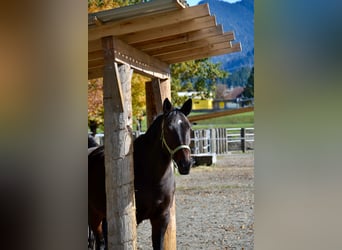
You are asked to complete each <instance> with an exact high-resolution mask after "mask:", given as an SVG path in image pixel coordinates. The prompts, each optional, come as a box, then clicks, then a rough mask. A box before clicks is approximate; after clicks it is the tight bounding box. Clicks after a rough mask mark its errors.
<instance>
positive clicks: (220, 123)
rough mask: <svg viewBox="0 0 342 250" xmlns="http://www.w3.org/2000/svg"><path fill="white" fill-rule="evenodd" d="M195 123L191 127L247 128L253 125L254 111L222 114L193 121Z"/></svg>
mask: <svg viewBox="0 0 342 250" xmlns="http://www.w3.org/2000/svg"><path fill="white" fill-rule="evenodd" d="M204 113H205V112H202V113H198V112H196V113H195V112H193V113H191V114H190V116H191V115H199V114H204ZM195 123H196V125H193V126H192V129H205V128H248V127H254V111H252V112H246V113H241V114H236V115H228V116H222V117H218V118H212V119H207V120H201V121H197V122H195Z"/></svg>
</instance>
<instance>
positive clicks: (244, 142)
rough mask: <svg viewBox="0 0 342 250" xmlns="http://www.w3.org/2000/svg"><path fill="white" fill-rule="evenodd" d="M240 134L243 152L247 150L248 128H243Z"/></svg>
mask: <svg viewBox="0 0 342 250" xmlns="http://www.w3.org/2000/svg"><path fill="white" fill-rule="evenodd" d="M240 135H241V151H242V152H243V153H245V152H246V138H245V136H246V129H245V128H241V131H240Z"/></svg>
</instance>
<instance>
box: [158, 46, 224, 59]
mask: <svg viewBox="0 0 342 250" xmlns="http://www.w3.org/2000/svg"><path fill="white" fill-rule="evenodd" d="M226 48H231V44H230V42H228V41H223V42H219V43H206V44H205V45H204V46H202V47H195V48H191V47H190V48H188V49H184V50H183V51H173V52H169V53H168V54H165V55H161V56H158V57H157V58H159V59H160V60H163V61H170V60H175V59H177V58H182V57H184V55H186V56H188V57H192V56H197V55H198V54H203V53H208V52H210V51H215V50H220V49H226Z"/></svg>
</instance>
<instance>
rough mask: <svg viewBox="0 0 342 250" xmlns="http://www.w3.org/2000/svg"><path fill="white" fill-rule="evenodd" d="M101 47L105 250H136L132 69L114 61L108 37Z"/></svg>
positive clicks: (104, 39)
mask: <svg viewBox="0 0 342 250" xmlns="http://www.w3.org/2000/svg"><path fill="white" fill-rule="evenodd" d="M102 47H103V49H104V58H105V66H104V75H103V99H104V132H105V139H104V145H105V172H106V201H107V204H106V205H107V215H106V217H107V224H108V249H109V250H114V249H115V250H117V249H136V248H137V247H136V218H135V201H134V170H133V150H132V149H133V144H132V142H133V139H132V104H131V77H132V70H131V69H130V67H129V66H127V65H121V66H118V65H117V63H115V62H114V48H115V44H113V38H112V37H105V38H103V39H102Z"/></svg>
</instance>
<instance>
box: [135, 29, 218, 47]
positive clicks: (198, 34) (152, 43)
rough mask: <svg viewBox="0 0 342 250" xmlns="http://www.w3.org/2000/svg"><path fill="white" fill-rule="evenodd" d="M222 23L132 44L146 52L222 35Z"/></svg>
mask: <svg viewBox="0 0 342 250" xmlns="http://www.w3.org/2000/svg"><path fill="white" fill-rule="evenodd" d="M222 34H223V29H222V25H217V26H215V27H209V28H205V29H201V30H195V31H191V32H187V33H184V34H178V35H174V36H168V37H163V38H160V39H154V40H149V41H147V42H142V43H135V44H134V46H135V47H136V48H138V49H140V50H142V51H145V52H147V53H148V51H150V50H154V49H159V48H163V47H167V46H172V45H177V44H182V43H186V42H192V41H196V40H201V39H205V38H209V37H211V36H216V35H222Z"/></svg>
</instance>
